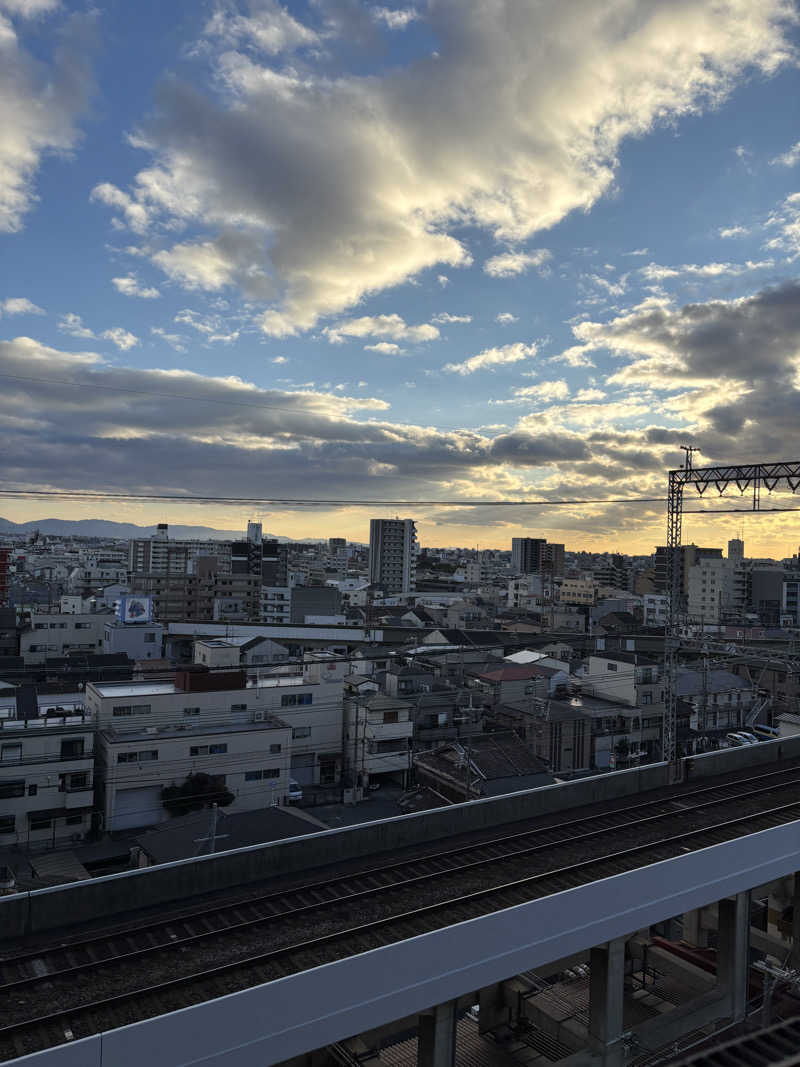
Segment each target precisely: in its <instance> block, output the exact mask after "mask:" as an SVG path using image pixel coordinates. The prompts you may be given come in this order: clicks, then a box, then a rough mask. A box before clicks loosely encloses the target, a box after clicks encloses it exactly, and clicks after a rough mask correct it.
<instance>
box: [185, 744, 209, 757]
mask: <svg viewBox="0 0 800 1067" xmlns="http://www.w3.org/2000/svg"><path fill="white" fill-rule="evenodd" d="M189 755H190V756H207V755H208V745H192V747H191V748H190V749H189Z"/></svg>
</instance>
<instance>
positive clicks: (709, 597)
mask: <svg viewBox="0 0 800 1067" xmlns="http://www.w3.org/2000/svg"><path fill="white" fill-rule="evenodd" d="M735 572H736V564H735V563H734V562H732V561H731V560H728V559H699V560H698V561H697V562H696V563H694V564H693V565H692V566H691V567H690V568H689V581H688V593H689V602H688V612H689V619H690V620H691V621H692V622H697V623H707V624H709V625H712V626H714V625H716V624H717V623H719V622H721V621H722V616H723V613H724V612H725V611H729V610H731V609H732V608H733V605H734V575H735Z"/></svg>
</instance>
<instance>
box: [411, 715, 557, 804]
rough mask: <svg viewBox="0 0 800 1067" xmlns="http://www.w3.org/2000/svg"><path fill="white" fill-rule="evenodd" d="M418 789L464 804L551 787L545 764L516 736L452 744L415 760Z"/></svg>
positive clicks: (493, 736)
mask: <svg viewBox="0 0 800 1067" xmlns="http://www.w3.org/2000/svg"><path fill="white" fill-rule="evenodd" d="M414 774H415V779H416V782H417V784H418V785H421V786H424V787H427V788H430V789H432V790H434V791H435V792H436V793H438V794H439V795H440V796H443V797H445V798H447V799H448V800H452V801H454V802H455V803H460V802H461V801H464V800H475V799H477V798H479V797H496V796H502V795H503V794H504V793H515V792H518V791H520V790H523V789H535V788H536V787H538V786H542V785H551V784H552V783H553V781H554V778H553V776H552V775H551V774H550V773H549V771H548V770H547V767H546V765H545V763H544V762H543V761H542V760H541V759H540V758H539V757H538V756H536V754H535V753H534V752H533V751H532V749H531V748H530V747H529V746H528V745H526V744H525V742H524V741H522V740H521V739H520V738H519V737H518V736H517V735H516V734H515V733H513V732H502V733H500V732H498V733H491V734H483V735H481V736H479V737H474V738H471V739H470V740H469V741H467V742H464V743H462V742H451V743H449V744H445V745H440V746H439V747H438V748H435V749H432V750H431V751H429V752H420V753H418V754H416V755H415V757H414Z"/></svg>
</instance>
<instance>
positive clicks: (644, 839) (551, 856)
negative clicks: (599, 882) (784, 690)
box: [0, 766, 800, 1059]
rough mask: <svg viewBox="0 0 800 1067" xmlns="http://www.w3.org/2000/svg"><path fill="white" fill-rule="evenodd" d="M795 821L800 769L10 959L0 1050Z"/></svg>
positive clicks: (57, 1037) (799, 815)
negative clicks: (55, 1005)
mask: <svg viewBox="0 0 800 1067" xmlns="http://www.w3.org/2000/svg"><path fill="white" fill-rule="evenodd" d="M778 794H780V795H778ZM778 801H781V802H778ZM796 819H800V768H798V767H797V766H794V767H789V768H783V769H780V770H774V771H770V772H767V773H764V774H758V775H754V776H750V777H748V778H745V779H739V780H738V781H734V782H726V783H717V784H715V785H706V786H703V787H701V788H697V789H688V790H683V791H678V792H674V793H673V794H671V795H668V796H662V797H659V798H657V799H653V800H649V801H646V800H643V799H641V798H637V799H636V800H635V801H633V802H632V803H630V804H628V805H627V806H626V807H624V808H618V809H616V810H614V811H610V812H609V811H605V812H601V813H598V814H589V815H586V816H584V817H582V818H576V819H572V820H570V821H567V822H560V823H556V824H553V825H548V826H544V827H542V826H539V827H535V828H533V829H528V830H523V831H519V832H515V833H504V834H500V835H499V836H497V837H495V838H493V839H490V840H487V841H482V842H480V843H478V844H476V843H474V842H472V843H470V844H465V845H461V846H456V847H453V848H449V849H447V850H440V851H438V852H432V853H429V854H427V855H424V856H421V857H416V858H414V859H410V860H406V861H403V862H393V863H387V864H384V865H382V866H376V867H371V868H368V869H366V870H360V871H358V872H356V873H354V874H352V875H343V876H341V877H336V878H331V877H328V878H327V879H324V880H315V881H312V882H307V883H306V884H304V885H300V886H297V887H295V888H292V889H282V890H280V891H278V892H269V893H264V894H261V895H260V896H257V897H252V898H250V899H247V900H244V901H241V900H240V901H236V902H234V903H231V902H230V901H229V902H228V903H227V904H225V903H222V904H218V905H214V906H212V907H205V908H202V909H199V910H196V911H195V912H193V913H191V914H190V915H188V916H187V915H184V916H182V917H177V918H175V917H174V918H172V919H167V920H160V921H149V922H146V923H143V924H139V925H138V926H134V927H132V928H128V929H126V930H123V931H118V932H116V933H115V932H113V931H112V932H110V933H104V934H102V935H99V936H97V935H95V936H92V937H87V938H84V939H82V940H74V941H71V942H68V943H62V944H58V945H50V946H44V947H40V948H38V949H35V950H33V951H26V952H23V953H18V954H16V955H13V956H7V957H6V958H5V959H3V960H1V961H0V977H2V984H0V1016H2V1018H3V1021H4V1022H3V1025H2V1026H0V1059H9V1058H12V1057H14V1056H18V1055H22V1054H24V1053H27V1052H32V1051H37V1050H39V1049H42V1048H46V1047H49V1046H51V1045H54V1044H60V1043H64V1042H65V1041H70V1040H73V1039H74V1038H76V1037H83V1036H88V1035H89V1034H92V1033H97V1032H99V1031H101V1030H107V1029H111V1028H115V1027H118V1026H121V1025H124V1024H126V1023H129V1022H133V1021H136V1020H139V1019H143V1018H149V1017H151V1016H153V1015H159V1014H163V1013H164V1012H166V1011H172V1010H175V1009H176V1008H180V1007H185V1006H187V1005H188V1004H193V1003H199V1002H201V1001H204V1000H209V999H213V998H215V997H219V996H222V995H224V994H225V993H230V992H234V991H236V990H239V989H243V988H247V987H248V986H251V985H256V984H260V983H262V982H266V981H270V980H272V979H275V978H278V977H282V976H284V975H286V974H290V973H295V972H297V971H301V970H303V969H305V968H307V967H313V966H317V965H318V964H320V963H324V962H329V961H330V960H334V959H340V958H342V957H344V956H349V955H354V954H357V953H359V952H363V951H366V950H368V949H371V948H375V947H379V946H382V945H386V944H390V943H392V942H395V941H399V940H403V939H405V938H408V937H413V936H415V935H416V934H420V933H424V932H428V931H430V930H433V929H437V928H440V927H443V926H448V925H452V924H454V923H458V922H461V921H463V920H465V919H469V918H475V917H476V916H479V915H484V914H487V913H489V912H493V911H499V910H502V909H504V908H508V907H511V906H513V905H515V904H520V903H523V902H526V901H529V900H532V899H536V898H537V897H541V896H546V895H548V894H551V893H556V892H559V891H561V890H564V889H568V888H574V887H575V886H578V885H582V884H585V883H586V882H590V881H593V880H596V879H600V878H604V877H608V876H609V875H612V874H618V873H622V872H623V871H629V870H632V869H634V868H636V867H638V866H644V865H646V864H650V863H654V862H657V861H659V860H663V859H668V858H670V857H673V856H676V855H680V854H682V853H684V852H686V851H692V850H695V849H699V848H704V847H707V846H709V845H712V844H717V843H720V842H722V841H727V840H730V839H732V838H735V837H737V836H741V835H743V834H748V833H753V832H755V831H757V830H761V829H767V828H769V827H772V826H776V825H779V824H781V823H785V822H789V821H794V820H796ZM676 829H679V831H680V832H674V831H675V830H676ZM665 831H666V833H665ZM487 880H488V881H490V883H491V884H489V885H487ZM312 931H313V936H309V934H310V933H311V932H312ZM254 949H255V950H256V951H254ZM187 972H188V973H187ZM43 1001H46V1002H47V1003H49V1004H51V1003H53V1001H55V1002H57V1003H58V1004H59V1005H63V1007H59V1010H58V1011H56V1012H52V1011H49V1010H48V1011H46V1012H42V1003H43Z"/></svg>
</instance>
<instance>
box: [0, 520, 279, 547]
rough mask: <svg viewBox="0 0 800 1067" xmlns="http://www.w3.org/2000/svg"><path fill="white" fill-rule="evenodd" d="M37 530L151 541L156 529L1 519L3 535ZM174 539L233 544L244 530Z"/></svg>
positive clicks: (197, 530)
mask: <svg viewBox="0 0 800 1067" xmlns="http://www.w3.org/2000/svg"><path fill="white" fill-rule="evenodd" d="M34 530H38V531H39V532H40V533H42V534H47V535H48V536H51V537H120V538H122V537H150V536H152V534H154V533H155V532H156V527H155V526H137V525H136V524H135V523H133V522H110V521H109V520H107V519H38V520H35V521H33V522H11V521H10V520H9V519H0V534H30V533H33V531H34ZM169 536H170V537H172V538H178V539H181V538H186V539H189V538H193V539H197V540H211V539H212V538H213V539H216V540H219V541H234V540H239V539H241V538H243V537H244V536H245V535H244V532H243V531H242V530H215V529H214V528H213V527H211V526H170V528H169ZM264 538H265V540H266V539H270V540H277V541H281V542H287V541H290V540H291V538H289V537H278V536H277V535H276V534H271V533H265V534H264Z"/></svg>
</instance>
